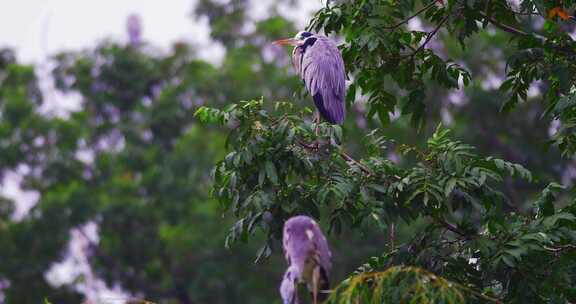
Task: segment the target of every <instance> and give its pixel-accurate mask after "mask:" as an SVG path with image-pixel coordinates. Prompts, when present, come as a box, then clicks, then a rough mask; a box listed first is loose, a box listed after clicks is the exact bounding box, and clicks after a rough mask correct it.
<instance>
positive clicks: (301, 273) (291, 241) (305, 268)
mask: <svg viewBox="0 0 576 304" xmlns="http://www.w3.org/2000/svg"><path fill="white" fill-rule="evenodd" d="M282 244H283V247H284V255H285V257H286V262H288V269H286V272H285V273H284V279H283V280H282V283H281V285H280V294H281V296H282V300H283V303H284V304H298V303H299V302H298V288H297V287H298V283H306V285H307V287H308V290H310V291H311V293H312V300H313V301H314V302H313V303H314V304H316V303H318V301H324V300H325V299H326V298H327V294H326V290H328V289H329V288H330V284H329V281H328V276H329V274H330V269H331V268H332V262H331V261H330V259H331V258H332V253H331V252H330V248H329V247H328V242H327V241H326V237H325V236H324V234H323V233H322V231H321V230H320V227H319V226H318V224H317V223H316V221H314V220H313V219H312V218H310V217H307V216H302V215H301V216H295V217H292V218H290V219H289V220H288V221H287V222H286V223H285V224H284V236H283V240H282Z"/></svg>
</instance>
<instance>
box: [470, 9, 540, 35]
mask: <svg viewBox="0 0 576 304" xmlns="http://www.w3.org/2000/svg"><path fill="white" fill-rule="evenodd" d="M478 14H480V16H482V17H483V18H484V19H486V20H488V21H489V22H490V23H491V24H492V25H494V26H495V27H497V28H499V29H501V30H503V31H505V32H507V33H510V34H514V35H518V36H533V37H536V38H538V39H541V40H546V38H545V37H542V36H540V35H538V34H529V33H526V32H524V31H522V30H519V29H517V28H514V27H512V26H509V25H506V24H503V23H500V22H499V21H497V20H496V19H494V18H492V17H491V16H488V15H486V14H484V13H483V12H478Z"/></svg>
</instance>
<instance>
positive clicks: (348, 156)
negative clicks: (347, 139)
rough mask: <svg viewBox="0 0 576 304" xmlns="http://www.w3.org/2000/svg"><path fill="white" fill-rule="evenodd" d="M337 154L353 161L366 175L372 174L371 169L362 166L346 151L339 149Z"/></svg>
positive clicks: (348, 160)
mask: <svg viewBox="0 0 576 304" xmlns="http://www.w3.org/2000/svg"><path fill="white" fill-rule="evenodd" d="M339 154H340V156H341V157H342V158H343V159H344V160H345V161H347V162H352V163H354V164H355V165H356V166H358V167H359V168H360V169H362V171H364V172H365V173H366V174H368V176H372V175H373V174H372V171H370V169H368V167H366V166H364V165H363V164H361V163H360V162H358V161H357V160H355V159H353V158H352V157H351V156H350V155H348V154H346V152H344V151H339Z"/></svg>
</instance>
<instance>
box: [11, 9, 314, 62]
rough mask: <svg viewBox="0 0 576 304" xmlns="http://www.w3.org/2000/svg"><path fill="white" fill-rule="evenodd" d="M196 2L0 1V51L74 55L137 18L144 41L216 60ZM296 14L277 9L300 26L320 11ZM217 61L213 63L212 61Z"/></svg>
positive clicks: (28, 57) (34, 57)
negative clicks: (191, 49) (176, 45)
mask: <svg viewBox="0 0 576 304" xmlns="http://www.w3.org/2000/svg"><path fill="white" fill-rule="evenodd" d="M195 2H196V1H195V0H165V1H161V0H96V1H94V0H92V1H87V0H0V48H1V47H6V46H8V47H12V48H14V49H16V53H17V57H18V59H19V60H21V61H22V62H24V63H40V62H41V61H42V60H43V59H44V58H46V57H47V55H50V54H54V53H55V52H57V51H60V50H78V49H82V48H87V47H90V46H92V45H94V44H95V43H96V42H97V41H99V40H101V39H103V38H112V39H115V40H124V39H125V24H126V17H127V16H128V15H130V14H133V13H135V14H137V15H139V16H140V17H141V19H142V24H143V38H144V40H146V41H149V42H151V43H152V44H153V45H154V46H158V47H161V48H163V49H166V48H168V47H169V46H170V45H171V44H172V43H173V42H174V41H187V42H191V43H193V44H195V45H198V46H201V48H200V49H201V50H202V49H203V50H204V52H202V51H201V52H200V55H201V56H202V57H204V58H205V59H208V60H209V61H212V62H214V61H217V60H218V59H219V57H221V56H222V53H221V52H218V51H217V52H216V53H215V52H214V48H212V47H210V40H209V31H208V30H209V28H208V25H207V22H206V20H194V19H193V18H192V17H191V14H192V9H193V7H194V4H195ZM273 2H274V0H257V1H254V3H255V4H256V5H254V9H252V10H250V13H251V15H253V16H254V17H255V18H258V17H259V16H265V15H266V10H267V8H268V7H269V5H270V3H273ZM301 6H302V8H301V9H299V10H288V9H286V10H284V9H283V10H281V12H282V13H283V14H285V15H286V16H287V17H289V18H290V19H293V20H294V19H295V21H296V22H297V24H298V25H299V26H304V25H305V24H306V23H307V22H308V20H309V16H310V13H311V12H313V11H315V10H318V9H319V8H320V7H322V2H321V1H320V0H304V1H302V2H301ZM214 56H216V58H213V57H214Z"/></svg>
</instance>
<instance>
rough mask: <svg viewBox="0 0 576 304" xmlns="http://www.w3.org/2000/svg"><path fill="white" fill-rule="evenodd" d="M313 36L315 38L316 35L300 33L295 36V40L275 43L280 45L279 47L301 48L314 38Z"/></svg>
mask: <svg viewBox="0 0 576 304" xmlns="http://www.w3.org/2000/svg"><path fill="white" fill-rule="evenodd" d="M312 36H314V34H312V33H310V32H307V31H301V32H298V34H296V36H294V38H288V39H281V40H276V41H274V42H273V43H274V44H278V45H292V46H301V45H303V44H304V42H305V41H306V39H307V38H309V37H312Z"/></svg>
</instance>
